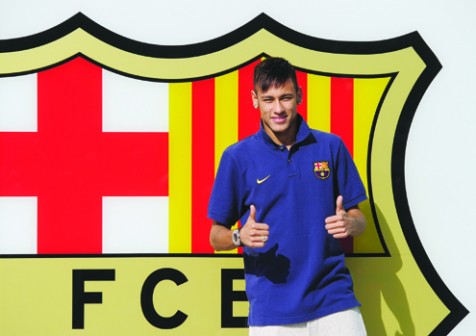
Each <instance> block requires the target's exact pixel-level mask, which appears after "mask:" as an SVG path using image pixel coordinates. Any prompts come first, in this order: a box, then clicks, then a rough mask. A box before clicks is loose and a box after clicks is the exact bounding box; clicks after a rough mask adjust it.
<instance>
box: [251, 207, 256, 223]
mask: <svg viewBox="0 0 476 336" xmlns="http://www.w3.org/2000/svg"><path fill="white" fill-rule="evenodd" d="M250 218H251V219H252V220H253V221H254V222H256V208H255V206H254V205H250Z"/></svg>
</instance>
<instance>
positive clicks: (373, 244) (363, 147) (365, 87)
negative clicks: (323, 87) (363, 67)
mask: <svg viewBox="0 0 476 336" xmlns="http://www.w3.org/2000/svg"><path fill="white" fill-rule="evenodd" d="M389 80H390V78H388V77H387V78H356V79H355V80H354V162H355V164H356V165H357V168H358V170H359V173H360V176H361V178H362V181H363V182H364V185H365V186H366V187H368V180H367V173H368V167H367V158H368V156H369V155H370V153H369V152H368V147H369V139H370V132H371V128H372V122H373V119H374V117H375V116H376V112H377V108H378V104H379V102H380V101H381V99H382V95H383V92H384V90H385V87H386V86H387V85H388V82H389ZM361 209H362V211H363V212H364V214H365V216H366V218H367V222H368V224H367V228H366V230H365V232H364V234H362V235H361V236H359V237H356V238H355V239H354V253H364V252H365V253H372V252H373V253H382V252H384V251H383V248H382V246H381V244H380V241H379V239H378V234H377V231H376V226H375V223H374V222H373V221H372V214H371V211H370V204H369V202H368V201H366V202H364V203H363V204H361Z"/></svg>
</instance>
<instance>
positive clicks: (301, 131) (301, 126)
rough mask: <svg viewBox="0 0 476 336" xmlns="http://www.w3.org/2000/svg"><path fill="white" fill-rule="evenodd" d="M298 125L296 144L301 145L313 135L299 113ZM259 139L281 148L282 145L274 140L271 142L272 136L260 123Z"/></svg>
mask: <svg viewBox="0 0 476 336" xmlns="http://www.w3.org/2000/svg"><path fill="white" fill-rule="evenodd" d="M296 119H297V123H298V132H297V135H296V142H295V144H299V143H301V142H304V140H306V139H307V138H308V137H309V136H310V135H311V129H310V128H309V126H308V124H307V123H306V121H305V120H304V119H303V118H302V117H301V115H300V114H299V113H298V114H297V116H296ZM257 135H258V137H259V138H260V139H262V140H264V141H265V142H266V143H268V144H270V145H273V146H274V147H276V148H279V147H280V145H278V144H276V143H275V142H274V141H273V140H271V138H270V136H269V135H268V134H266V132H265V130H264V127H263V122H260V130H259V132H258V133H257Z"/></svg>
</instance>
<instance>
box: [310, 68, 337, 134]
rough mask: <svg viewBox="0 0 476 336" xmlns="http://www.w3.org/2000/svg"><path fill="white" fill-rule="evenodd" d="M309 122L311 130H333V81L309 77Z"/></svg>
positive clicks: (320, 77)
mask: <svg viewBox="0 0 476 336" xmlns="http://www.w3.org/2000/svg"><path fill="white" fill-rule="evenodd" d="M307 78H308V84H307V85H308V88H307V106H308V112H307V121H308V124H309V126H310V127H311V128H314V129H318V130H321V131H324V132H330V130H331V79H330V77H326V76H317V75H311V74H308V75H307ZM304 99H306V97H304Z"/></svg>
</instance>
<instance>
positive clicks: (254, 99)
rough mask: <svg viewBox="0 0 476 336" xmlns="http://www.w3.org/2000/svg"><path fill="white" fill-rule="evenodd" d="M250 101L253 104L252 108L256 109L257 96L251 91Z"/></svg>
mask: <svg viewBox="0 0 476 336" xmlns="http://www.w3.org/2000/svg"><path fill="white" fill-rule="evenodd" d="M251 101H252V103H253V106H254V108H258V106H259V104H258V95H257V94H256V92H255V90H251Z"/></svg>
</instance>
